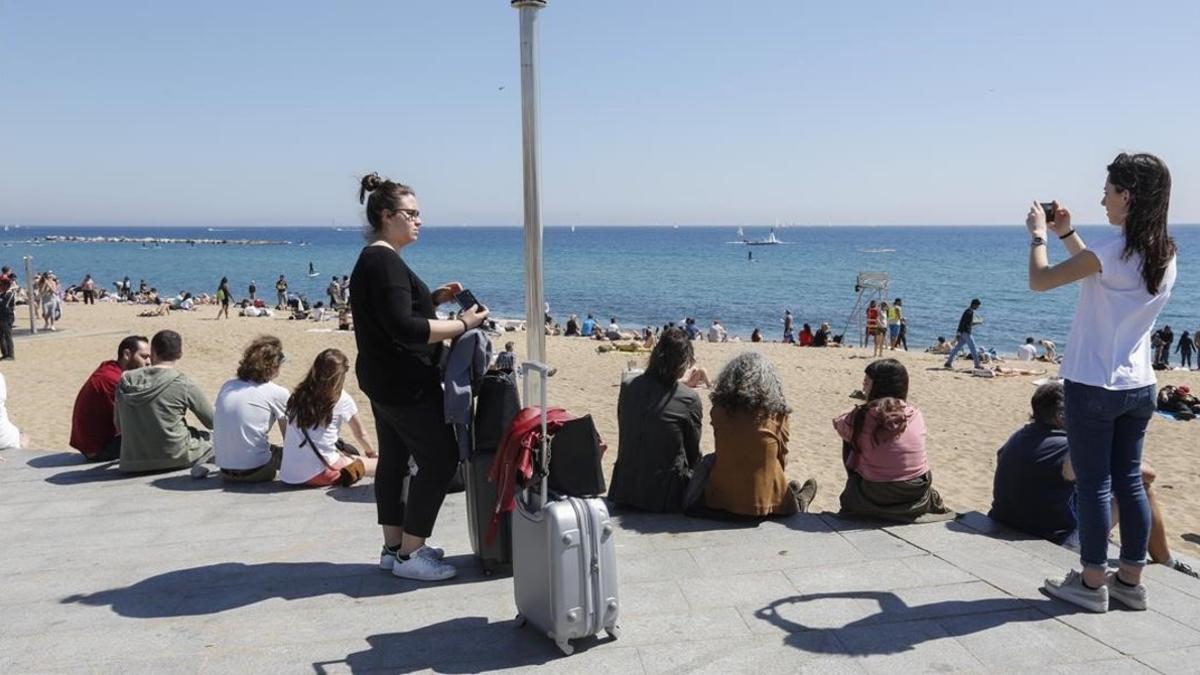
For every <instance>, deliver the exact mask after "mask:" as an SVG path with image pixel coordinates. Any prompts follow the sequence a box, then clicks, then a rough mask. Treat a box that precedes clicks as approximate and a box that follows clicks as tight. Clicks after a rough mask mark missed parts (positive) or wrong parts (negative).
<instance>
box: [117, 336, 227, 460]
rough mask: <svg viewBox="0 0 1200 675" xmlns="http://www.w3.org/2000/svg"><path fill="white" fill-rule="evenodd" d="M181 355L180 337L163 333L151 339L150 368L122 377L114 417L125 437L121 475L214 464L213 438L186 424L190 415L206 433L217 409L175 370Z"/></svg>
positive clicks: (125, 374)
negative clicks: (205, 429) (212, 462)
mask: <svg viewBox="0 0 1200 675" xmlns="http://www.w3.org/2000/svg"><path fill="white" fill-rule="evenodd" d="M182 356H183V338H181V337H180V336H179V333H176V332H175V331H173V330H161V331H159V332H157V333H155V334H154V337H153V338H152V339H151V340H150V364H151V365H149V366H146V367H145V368H137V369H135V370H129V371H126V372H125V373H123V374H122V375H121V381H120V382H118V383H117V401H116V408H115V414H114V416H115V418H116V419H115V422H116V424H117V429H118V430H119V431H120V434H121V471H125V472H140V471H163V470H167V469H186V468H187V467H193V469H197V468H199V469H203V468H204V467H203V464H204V463H205V462H211V461H212V460H213V448H212V440H211V434H210V433H209V432H208V431H202V430H199V429H195V428H192V427H190V426H188V424H187V421H186V419H185V416H186V415H187V412H188V411H189V410H190V411H192V414H194V415H195V416H196V418H197V419H198V420H200V423H201V424H203V425H204V426H205V427H206V428H208V429H212V426H213V408H212V404H211V403H209V401H208V398H207V397H205V395H204V392H202V391H200V387H198V386H196V383H195V382H193V381H192V380H191V378H189V377H188V376H187V375H184V374H183V373H181V372H179V371H178V370H176V369H175V362H176V361H178V360H179V359H180V357H182ZM207 473H208V472H207V471H203V473H202V474H201V475H207ZM193 475H196V474H195V472H194V473H193Z"/></svg>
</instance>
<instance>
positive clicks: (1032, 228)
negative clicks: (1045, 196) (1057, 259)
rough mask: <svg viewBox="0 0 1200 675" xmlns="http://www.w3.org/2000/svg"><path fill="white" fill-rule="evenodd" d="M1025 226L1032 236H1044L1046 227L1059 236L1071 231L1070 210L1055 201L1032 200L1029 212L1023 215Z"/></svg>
mask: <svg viewBox="0 0 1200 675" xmlns="http://www.w3.org/2000/svg"><path fill="white" fill-rule="evenodd" d="M1025 227H1027V228H1029V234H1031V235H1033V236H1034V237H1042V238H1045V236H1046V229H1047V227H1048V228H1049V229H1050V230H1052V231H1053V232H1054V234H1056V235H1058V236H1059V237H1060V238H1061V237H1062V236H1063V235H1065V234H1067V233H1069V232H1071V231H1072V228H1071V212H1070V211H1068V210H1067V209H1066V208H1064V207H1063V206H1062V205H1061V204H1059V203H1058V202H1057V201H1053V202H1038V201H1034V202H1033V206H1032V207H1030V209H1029V213H1028V214H1026V215H1025Z"/></svg>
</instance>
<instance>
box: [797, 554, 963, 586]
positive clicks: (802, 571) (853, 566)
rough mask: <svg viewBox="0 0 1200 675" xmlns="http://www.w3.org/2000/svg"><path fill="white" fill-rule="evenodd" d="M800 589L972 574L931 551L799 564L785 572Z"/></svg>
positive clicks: (935, 580)
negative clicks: (836, 562) (886, 556)
mask: <svg viewBox="0 0 1200 675" xmlns="http://www.w3.org/2000/svg"><path fill="white" fill-rule="evenodd" d="M785 574H786V575H787V577H788V579H789V580H790V581H791V582H792V584H793V585H794V586H795V587H796V590H798V591H800V592H801V593H831V592H836V591H890V590H896V589H899V588H911V587H914V586H933V585H936V584H959V583H964V582H968V581H973V580H975V578H976V577H975V576H973V575H971V574H968V573H967V572H966V571H964V570H962V569H960V568H958V567H955V566H954V565H951V564H950V563H948V562H946V561H944V560H942V559H941V558H938V557H936V556H932V555H928V554H925V555H922V556H919V557H909V558H899V559H895V560H870V561H864V562H857V563H850V564H847V565H822V566H817V567H801V568H796V569H790V570H787V571H786V572H785Z"/></svg>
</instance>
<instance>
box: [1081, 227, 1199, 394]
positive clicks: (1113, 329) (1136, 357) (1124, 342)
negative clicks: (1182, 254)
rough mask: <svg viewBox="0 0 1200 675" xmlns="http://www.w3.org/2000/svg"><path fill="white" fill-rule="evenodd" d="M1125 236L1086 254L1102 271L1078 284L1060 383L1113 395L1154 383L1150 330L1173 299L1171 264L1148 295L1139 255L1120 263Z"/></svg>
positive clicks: (1172, 263) (1095, 246)
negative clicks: (1075, 383)
mask: <svg viewBox="0 0 1200 675" xmlns="http://www.w3.org/2000/svg"><path fill="white" fill-rule="evenodd" d="M1124 247H1125V235H1124V234H1123V233H1119V234H1116V235H1114V236H1112V237H1110V238H1107V239H1104V240H1103V241H1100V242H1099V243H1097V244H1095V245H1094V246H1090V247H1089V248H1088V250H1090V251H1091V252H1092V253H1093V254H1095V256H1096V258H1097V259H1099V260H1100V272H1099V273H1097V274H1093V275H1092V276H1090V277H1087V278H1086V279H1083V280H1082V281H1081V285H1080V288H1079V304H1078V305H1076V306H1075V320H1074V321H1072V322H1071V333H1070V336H1069V337H1068V338H1067V345H1068V349H1067V355H1066V356H1065V357H1064V358H1063V362H1062V366H1061V367H1060V368H1059V371H1058V374H1059V376H1060V377H1062V378H1063V379H1064V380H1070V381H1072V382H1078V383H1079V384H1086V385H1090V386H1093V387H1103V388H1105V389H1112V390H1118V391H1119V390H1124V389H1137V388H1140V387H1146V386H1149V385H1152V384H1154V383H1155V382H1156V381H1157V380H1156V378H1155V377H1154V369H1153V368H1152V367H1151V365H1150V329H1151V328H1153V327H1154V321H1155V320H1156V319H1157V318H1158V314H1159V312H1161V311H1162V308H1163V306H1165V305H1166V304H1167V299H1168V298H1170V297H1171V287H1172V286H1174V285H1175V259H1174V258H1172V259H1171V262H1170V263H1169V264H1168V265H1167V270H1166V273H1165V274H1164V275H1163V280H1162V285H1161V286H1160V287H1159V289H1158V293H1157V294H1155V295H1150V294H1149V293H1147V292H1146V282H1145V281H1143V280H1142V273H1141V270H1140V266H1141V256H1140V255H1137V254H1134V255H1132V256H1130V257H1129V259H1128V260H1122V259H1121V252H1122V250H1123V249H1124Z"/></svg>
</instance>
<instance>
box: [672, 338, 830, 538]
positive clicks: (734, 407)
mask: <svg viewBox="0 0 1200 675" xmlns="http://www.w3.org/2000/svg"><path fill="white" fill-rule="evenodd" d="M709 399H710V400H711V401H712V409H711V413H710V416H711V419H710V423H711V424H712V428H713V443H714V445H715V446H716V452H715V453H713V454H712V455H709V456H708V457H706V458H705V459H704V462H705V463H706V464H708V463H711V468H710V469H709V471H708V478H707V481H708V482H707V484H706V485H705V486H704V493H703V497H701V498H700V499H698V500H697V502H696V503H695V504H693V505H691V507H690V508H689V510H688V512H689V513H690V514H692V515H698V516H707V517H722V516H725V515H727V514H732V515H733V516H748V517H752V518H753V517H762V516H786V515H791V514H793V513H802V512H804V511H807V510H808V505H809V504H810V503H811V502H812V500H813V497H815V496H816V494H817V481H816V480H814V479H812V478H809V479H808V480H806V481H804V485H803V486H801V485H800V483H799V482H797V481H789V480H788V479H787V475H786V473H785V468H786V467H787V455H788V436H789V430H788V415H789V414H790V413H791V408H790V407H789V406H788V404H787V399H786V398H784V395H783V383H782V382H781V381H780V379H779V374H778V373H776V372H775V368H774V366H772V365H771V362H770V361H768V360H767V359H766V358H765V357H763V355H762V354H760V353H758V352H743V353H741V354H739V355H737V356H736V357H734V358H733V360H731V361H730V362H729V363H727V364H725V367H724V368H722V369H721V373H720V374H719V375H717V382H716V385H715V386H714V387H713V390H712V393H711V394H709ZM697 480H703V479H702V478H700V479H697ZM692 492H693V493H694V492H695V491H692Z"/></svg>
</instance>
